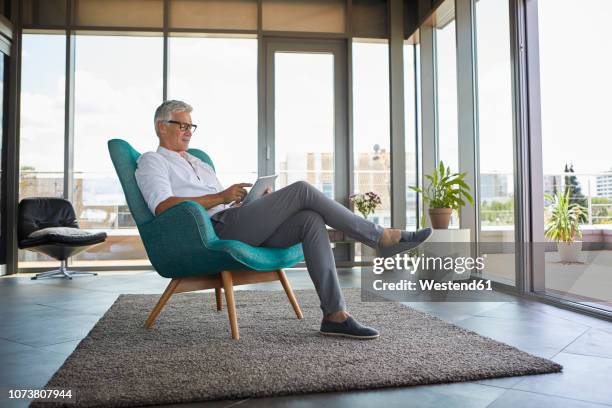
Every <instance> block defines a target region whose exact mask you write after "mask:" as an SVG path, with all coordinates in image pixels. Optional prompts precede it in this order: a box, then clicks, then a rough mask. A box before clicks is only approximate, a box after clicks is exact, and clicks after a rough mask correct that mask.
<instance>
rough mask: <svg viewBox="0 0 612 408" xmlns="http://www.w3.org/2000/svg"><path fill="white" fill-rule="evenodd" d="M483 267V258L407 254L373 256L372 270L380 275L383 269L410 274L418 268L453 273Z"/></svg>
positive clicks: (479, 269) (478, 269) (480, 269)
mask: <svg viewBox="0 0 612 408" xmlns="http://www.w3.org/2000/svg"><path fill="white" fill-rule="evenodd" d="M484 267H485V263H484V258H483V257H481V256H479V257H477V258H472V257H469V256H466V257H450V256H446V257H441V256H424V255H419V256H409V255H408V254H403V255H399V254H398V255H396V256H395V257H393V258H374V268H373V272H374V273H375V274H376V275H380V274H381V273H383V272H384V271H385V270H391V269H396V270H397V269H403V270H405V271H409V272H410V273H411V274H414V273H416V272H417V271H419V270H437V271H446V272H455V273H459V274H461V273H464V272H466V271H474V270H476V271H482V270H483V269H484Z"/></svg>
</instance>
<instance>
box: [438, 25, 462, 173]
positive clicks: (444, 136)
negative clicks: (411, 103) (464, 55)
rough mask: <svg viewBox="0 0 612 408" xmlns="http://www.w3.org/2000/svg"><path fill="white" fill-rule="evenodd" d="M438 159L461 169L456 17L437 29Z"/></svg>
mask: <svg viewBox="0 0 612 408" xmlns="http://www.w3.org/2000/svg"><path fill="white" fill-rule="evenodd" d="M435 39H436V42H435V44H436V74H437V75H436V78H437V90H438V95H437V101H438V153H439V159H440V160H442V161H443V162H444V164H445V165H446V166H450V168H451V170H453V171H457V170H458V169H459V139H458V133H457V129H458V120H457V41H456V35H455V20H454V19H453V20H452V21H450V22H448V23H446V24H444V25H443V26H439V27H437V28H436V29H435Z"/></svg>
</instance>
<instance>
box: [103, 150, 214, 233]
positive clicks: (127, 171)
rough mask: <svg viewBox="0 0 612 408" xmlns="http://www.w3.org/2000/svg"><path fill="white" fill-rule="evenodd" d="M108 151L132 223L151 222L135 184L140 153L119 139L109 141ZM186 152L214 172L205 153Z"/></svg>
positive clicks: (152, 215) (210, 161)
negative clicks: (132, 220)
mask: <svg viewBox="0 0 612 408" xmlns="http://www.w3.org/2000/svg"><path fill="white" fill-rule="evenodd" d="M108 151H109V152H110V156H111V160H112V161H113V165H114V166H115V170H116V171H117V176H119V181H120V182H121V187H122V188H123V192H124V193H125V199H126V201H127V204H128V207H129V208H130V212H131V213H132V216H133V217H134V221H136V225H138V226H140V225H143V224H145V223H147V222H149V221H151V220H152V219H153V218H155V215H154V214H153V213H151V210H149V207H148V206H147V203H146V202H145V200H144V198H143V197H142V194H141V193H140V188H138V184H137V183H136V176H135V172H136V163H137V161H138V158H139V157H140V153H139V152H137V151H136V149H134V148H133V147H132V146H131V145H130V144H129V143H128V142H126V141H125V140H121V139H112V140H109V141H108ZM188 152H189V153H190V154H192V155H194V156H196V157H197V158H198V159H200V160H202V161H203V162H205V163H207V164H209V165H210V166H211V167H212V168H213V170H214V168H215V166H214V164H213V162H212V160H211V159H210V157H209V156H208V155H207V154H206V153H204V152H203V151H201V150H198V149H189V150H188Z"/></svg>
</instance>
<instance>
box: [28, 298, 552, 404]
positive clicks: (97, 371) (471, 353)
mask: <svg viewBox="0 0 612 408" xmlns="http://www.w3.org/2000/svg"><path fill="white" fill-rule="evenodd" d="M235 293H236V304H237V309H238V324H239V327H240V340H238V341H235V340H232V339H231V338H230V333H229V321H228V318H227V310H226V309H225V305H224V309H223V312H217V311H216V309H215V299H214V293H191V294H180V295H175V296H173V297H172V298H171V299H170V301H169V302H168V304H167V305H166V307H165V308H164V310H162V312H161V314H160V315H159V317H158V318H157V321H156V322H155V325H154V326H153V328H152V329H150V330H147V329H145V328H144V327H143V322H144V320H145V318H146V317H147V315H148V313H149V311H150V310H151V309H152V308H153V306H154V304H155V302H156V301H157V299H158V296H157V295H122V296H120V297H119V298H118V299H117V301H116V302H115V304H114V305H113V306H112V307H111V308H110V309H109V310H108V312H107V313H106V314H105V315H104V317H102V319H100V321H99V322H98V323H97V324H96V326H95V327H94V328H93V329H92V330H91V332H90V333H89V334H88V335H87V337H86V338H85V339H83V341H81V343H80V344H79V345H78V347H77V348H76V350H75V351H74V352H73V353H72V355H71V356H70V357H68V359H67V360H66V362H65V363H64V365H63V366H62V367H61V368H60V369H59V370H58V371H57V373H55V375H54V376H53V378H51V380H50V381H49V383H48V384H47V387H55V388H64V389H66V388H71V389H73V390H75V395H76V403H77V404H78V406H80V407H98V406H138V405H153V404H168V403H179V402H192V401H206V400H219V399H232V398H245V397H263V396H275V395H285V394H299V393H312V392H326V391H346V390H363V389H371V388H379V387H396V386H406V385H417V384H433V383H444V382H455V381H468V380H478V379H484V378H494V377H504V376H514V375H526V374H541V373H551V372H558V371H560V370H561V366H559V365H558V364H556V363H554V362H552V361H549V360H546V359H543V358H539V357H535V356H533V355H530V354H527V353H525V352H522V351H520V350H518V349H516V348H514V347H511V346H508V345H506V344H503V343H499V342H497V341H494V340H491V339H489V338H486V337H483V336H480V335H478V334H476V333H473V332H470V331H467V330H465V329H462V328H460V327H457V326H455V325H452V324H449V323H446V322H444V321H442V320H440V319H438V318H436V317H433V316H430V315H428V314H425V313H421V312H418V311H416V310H414V309H411V308H408V307H405V306H403V305H401V304H398V303H391V302H375V303H374V302H373V303H364V302H361V301H360V291H359V290H358V289H349V290H345V295H346V298H347V302H348V305H349V306H350V310H351V313H352V314H353V315H354V316H356V317H357V318H358V319H359V320H361V321H362V322H364V323H367V324H371V325H373V326H375V327H377V328H378V329H379V330H380V331H381V337H380V338H378V339H376V340H367V341H363V340H352V339H343V338H338V337H326V336H322V335H320V334H319V333H318V328H319V323H320V318H321V312H320V309H319V301H318V298H317V296H316V293H315V292H314V291H312V290H304V291H302V290H300V291H296V292H295V294H296V296H297V299H298V301H299V303H300V305H301V307H302V310H303V312H304V320H298V319H296V317H295V314H294V313H293V309H292V308H291V305H290V304H289V302H288V300H287V297H286V296H285V294H284V292H276V291H236V292H235ZM451 307H452V306H451ZM33 405H34V406H36V405H40V406H45V407H48V406H51V405H52V404H50V403H48V402H46V403H36V402H35V403H33ZM72 406H74V405H72Z"/></svg>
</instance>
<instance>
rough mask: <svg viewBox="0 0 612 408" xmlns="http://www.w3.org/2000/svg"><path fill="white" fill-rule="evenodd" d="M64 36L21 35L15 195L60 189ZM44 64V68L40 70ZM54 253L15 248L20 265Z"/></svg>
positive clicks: (51, 193)
mask: <svg viewBox="0 0 612 408" xmlns="http://www.w3.org/2000/svg"><path fill="white" fill-rule="evenodd" d="M65 66H66V37H65V36H63V35H40V34H24V35H23V39H22V66H21V129H20V143H19V166H20V169H19V170H20V171H19V199H20V200H21V199H23V198H26V197H62V196H63V194H64V100H65V92H66V90H65V85H64V84H65V75H66V68H65ZM41 67H45V69H41ZM41 262H46V263H47V262H52V263H51V264H49V265H53V266H55V265H57V262H56V261H54V260H53V258H50V257H47V256H46V255H43V254H38V253H36V252H31V251H21V250H20V251H19V265H18V266H19V267H20V268H22V267H29V266H47V264H43V263H41Z"/></svg>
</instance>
